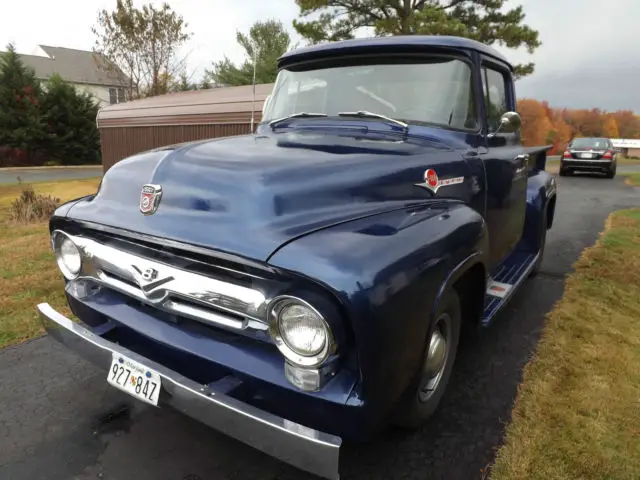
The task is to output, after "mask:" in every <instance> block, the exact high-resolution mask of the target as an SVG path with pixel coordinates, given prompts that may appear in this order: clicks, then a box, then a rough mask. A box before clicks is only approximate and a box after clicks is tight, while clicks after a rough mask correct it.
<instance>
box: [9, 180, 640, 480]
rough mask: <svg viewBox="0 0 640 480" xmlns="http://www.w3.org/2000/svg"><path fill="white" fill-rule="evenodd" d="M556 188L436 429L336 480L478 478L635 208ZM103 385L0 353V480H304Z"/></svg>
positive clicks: (607, 186)
mask: <svg viewBox="0 0 640 480" xmlns="http://www.w3.org/2000/svg"><path fill="white" fill-rule="evenodd" d="M558 183H559V200H558V211H557V213H556V220H555V226H554V228H553V230H552V231H551V232H550V234H549V236H548V246H547V249H546V253H545V259H544V264H543V273H542V274H541V275H540V276H538V277H537V278H535V279H532V280H529V281H528V282H527V283H526V284H525V285H524V287H523V288H522V289H521V290H520V291H519V292H518V294H517V295H516V297H515V298H514V299H513V301H512V302H511V304H510V305H509V307H507V310H506V311H504V312H503V313H502V314H501V315H500V316H499V317H498V318H497V319H496V321H495V323H494V324H493V326H492V327H491V328H490V329H489V330H487V331H486V332H485V333H484V335H482V336H481V338H479V339H478V340H475V341H473V342H472V343H467V344H465V345H464V346H463V349H464V350H463V352H462V353H461V355H460V357H459V359H458V360H457V363H456V367H455V370H454V376H453V378H452V381H451V383H450V389H449V391H448V394H447V395H446V396H445V398H444V403H443V405H442V408H441V409H440V411H439V413H438V415H437V416H436V417H435V418H434V419H433V421H432V422H431V423H430V424H429V425H427V426H425V427H424V428H423V429H422V430H421V431H419V432H417V433H413V434H406V433H405V434H403V433H400V432H389V434H388V435H386V436H384V437H382V438H380V439H379V440H377V441H375V442H373V443H370V444H366V445H351V444H347V445H346V446H345V447H344V451H343V455H342V465H341V469H342V478H344V479H372V478H375V479H378V478H384V479H396V478H398V479H399V478H402V479H408V478H415V479H421V480H424V479H436V478H446V479H448V480H451V479H453V480H455V479H473V478H478V479H479V478H481V476H482V473H481V469H483V468H484V467H485V466H486V465H487V464H489V463H491V462H492V459H493V456H494V453H495V450H496V448H497V447H498V446H499V444H500V442H501V440H502V435H503V429H504V425H505V423H506V422H508V421H509V416H510V410H511V406H512V403H513V400H514V398H515V395H516V389H517V385H518V383H519V382H520V378H521V373H522V367H523V366H524V364H525V363H526V362H527V361H528V360H529V358H530V356H531V354H532V352H533V350H534V348H535V345H536V343H537V341H538V339H539V337H540V333H541V329H542V328H543V325H544V315H545V313H546V312H548V311H549V310H550V309H551V308H552V306H553V304H554V303H555V302H556V301H557V300H558V299H559V298H560V296H561V295H562V289H563V280H564V276H565V275H566V274H567V272H569V271H570V269H571V265H572V264H573V262H574V261H575V260H576V259H577V258H578V256H579V254H580V252H581V251H582V250H583V249H584V248H585V247H586V246H589V245H591V244H593V242H594V241H595V240H596V238H597V236H598V233H599V232H600V231H601V230H602V228H603V224H604V220H605V218H606V217H607V215H608V214H609V213H611V212H612V211H614V210H617V209H620V208H625V207H630V206H640V189H633V188H631V187H628V186H625V185H624V184H623V179H622V178H616V179H614V180H608V179H604V178H593V177H584V176H580V177H563V178H559V179H558ZM34 308H35V301H34ZM105 375H106V373H102V372H100V371H98V370H96V369H95V368H94V367H92V366H91V365H89V364H88V363H85V362H84V361H83V360H80V359H78V358H76V357H75V356H73V355H72V354H70V353H68V352H66V351H65V350H64V349H63V348H62V347H59V346H58V345H57V344H55V343H54V342H53V341H51V340H49V339H48V338H46V337H43V338H40V339H37V340H34V341H32V342H29V343H27V344H23V345H20V346H17V347H13V348H9V349H5V350H3V351H0V405H1V406H2V408H0V478H2V479H5V478H6V479H14V478H16V479H25V480H27V479H28V480H30V479H51V480H53V479H61V480H62V479H64V480H68V479H81V480H88V479H96V478H103V479H110V480H120V479H122V480H129V479H132V478H135V479H137V480H145V479H161V480H164V479H166V480H198V479H200V480H209V479H214V480H227V479H259V480H275V479H278V480H284V479H299V478H312V477H311V476H310V475H306V474H304V473H302V472H300V471H298V470H295V469H293V468H291V467H289V466H287V465H285V464H283V463H280V462H278V461H277V460H274V459H272V458H270V457H268V456H266V455H264V454H262V453H260V452H257V451H255V450H253V449H251V448H249V447H247V446H245V445H243V444H240V443H239V442H236V441H235V440H232V439H230V438H228V437H225V436H224V435H222V434H219V433H217V432H215V431H213V430H211V429H209V428H207V427H204V426H203V425H200V424H198V423H197V422H195V421H193V420H190V419H189V418H187V417H185V416H182V415H180V414H178V413H176V412H174V411H172V410H170V409H166V408H165V409H155V408H152V407H143V406H141V405H140V404H135V405H134V404H132V403H131V401H130V400H129V397H127V396H126V395H125V394H121V393H120V392H118V391H116V390H114V389H113V388H111V387H109V386H108V385H107V383H106V381H105ZM132 405H134V406H133V407H132Z"/></svg>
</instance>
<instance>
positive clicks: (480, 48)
mask: <svg viewBox="0 0 640 480" xmlns="http://www.w3.org/2000/svg"><path fill="white" fill-rule="evenodd" d="M403 48H405V49H406V48H421V49H428V48H446V49H454V50H456V49H457V50H475V51H477V52H480V53H482V54H484V55H488V56H491V57H494V58H496V59H498V60H501V61H502V62H504V63H506V64H507V65H509V67H511V64H510V63H509V61H508V60H507V59H506V57H505V56H504V55H502V54H501V53H500V52H498V51H497V50H496V49H494V48H492V47H490V46H488V45H485V44H484V43H480V42H477V41H475V40H471V39H469V38H463V37H453V36H447V35H394V36H387V37H372V38H354V39H350V40H341V41H339V42H328V43H322V44H318V45H312V46H309V47H304V48H298V49H295V50H291V51H288V52H286V53H285V54H284V55H282V56H281V57H280V59H279V60H278V63H279V65H280V66H284V65H289V64H291V63H295V62H298V61H305V60H312V59H315V58H322V57H324V58H326V57H327V56H331V55H340V54H348V53H360V52H382V51H389V50H390V51H397V50H401V49H403Z"/></svg>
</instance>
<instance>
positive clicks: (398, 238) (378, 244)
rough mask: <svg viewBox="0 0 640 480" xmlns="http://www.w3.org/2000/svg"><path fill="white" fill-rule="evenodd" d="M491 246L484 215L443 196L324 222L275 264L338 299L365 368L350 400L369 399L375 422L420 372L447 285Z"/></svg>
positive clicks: (286, 248) (283, 251) (287, 249)
mask: <svg viewBox="0 0 640 480" xmlns="http://www.w3.org/2000/svg"><path fill="white" fill-rule="evenodd" d="M486 250H487V237H486V227H485V223H484V220H483V219H482V217H481V216H480V215H479V214H478V213H477V212H476V211H475V210H473V209H471V208H470V207H468V206H467V205H465V204H463V203H460V202H450V201H443V202H437V203H433V204H428V205H421V206H418V207H411V208H405V209H401V210H394V211H390V212H385V213H380V214H377V215H373V216H370V217H366V218H361V219H358V220H353V221H350V222H346V223H343V224H340V225H336V226H333V227H330V228H326V229H323V230H321V231H318V232H315V233H312V234H309V235H307V236H304V237H302V238H299V239H297V240H295V241H293V242H292V243H290V244H288V245H286V246H284V247H283V248H282V249H281V250H279V251H278V252H277V253H276V254H275V255H274V256H273V257H272V258H271V259H270V261H269V263H270V264H272V265H273V266H275V267H278V268H282V269H285V270H289V271H293V272H296V273H298V274H301V275H304V276H306V277H309V278H312V279H313V280H315V281H316V282H319V283H321V284H323V285H324V286H325V287H326V288H328V289H329V290H330V291H332V292H333V294H334V295H335V296H336V297H337V298H338V299H339V300H340V302H341V303H342V306H343V310H344V312H345V314H346V316H347V317H348V320H349V323H350V327H351V330H352V332H353V345H348V346H347V348H349V349H350V350H353V349H355V351H356V353H357V359H358V365H359V368H360V372H361V382H360V384H359V385H358V387H357V389H356V391H355V392H353V394H352V396H351V398H350V402H353V403H358V402H362V403H364V404H366V406H367V407H369V408H368V409H367V410H368V412H369V413H370V415H369V416H370V418H371V419H372V421H375V420H376V419H381V418H382V417H383V416H384V414H385V413H386V412H387V411H388V410H389V409H390V408H391V406H392V405H393V404H394V402H395V401H396V400H397V399H398V398H399V396H400V395H401V394H402V393H403V391H404V390H405V389H406V386H407V384H408V383H409V382H410V381H411V379H412V378H413V375H414V374H415V372H416V371H417V368H418V366H419V365H420V362H421V358H422V353H423V350H424V346H425V341H426V336H427V332H428V330H429V327H430V322H431V321H432V317H433V310H434V306H435V304H436V301H437V299H438V298H439V295H440V293H441V290H442V287H443V285H446V284H447V282H448V281H450V280H451V278H452V272H454V271H456V273H455V274H454V275H457V274H458V273H460V270H459V269H457V267H458V266H460V265H466V264H467V263H468V259H469V258H470V257H471V256H474V255H477V259H478V261H482V262H483V263H486V262H485V261H486V254H487V251H486ZM474 258H475V257H474ZM465 262H467V263H465ZM343 348H344V346H343Z"/></svg>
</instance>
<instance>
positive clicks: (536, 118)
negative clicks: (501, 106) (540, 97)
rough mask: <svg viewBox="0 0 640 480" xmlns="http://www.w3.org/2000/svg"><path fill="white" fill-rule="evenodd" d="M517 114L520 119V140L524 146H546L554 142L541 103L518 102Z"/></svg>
mask: <svg viewBox="0 0 640 480" xmlns="http://www.w3.org/2000/svg"><path fill="white" fill-rule="evenodd" d="M518 113H519V114H520V117H521V118H522V129H521V135H520V138H521V140H522V143H523V144H524V145H526V146H533V145H546V144H548V143H553V142H554V136H555V132H554V129H553V125H552V124H551V121H550V120H549V117H547V112H546V110H545V107H544V105H543V104H542V103H541V102H539V101H537V100H532V99H522V100H518Z"/></svg>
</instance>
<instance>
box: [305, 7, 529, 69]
mask: <svg viewBox="0 0 640 480" xmlns="http://www.w3.org/2000/svg"><path fill="white" fill-rule="evenodd" d="M296 3H297V4H298V7H299V8H300V17H301V19H304V18H307V17H316V18H315V19H314V20H309V21H303V20H294V21H293V26H294V27H295V29H296V30H297V31H298V33H299V34H300V35H302V36H303V37H304V38H306V39H307V40H309V41H310V42H311V43H318V42H323V41H335V40H343V39H347V38H353V37H354V35H355V33H356V31H357V30H358V29H361V28H371V29H373V31H374V34H375V35H376V36H384V35H412V34H428V35H457V36H462V37H468V38H472V39H474V40H478V41H480V42H482V43H485V44H487V45H493V44H495V43H497V44H499V45H504V46H506V47H508V48H518V47H521V46H525V47H526V48H527V50H528V51H529V53H533V52H534V50H535V49H536V48H537V47H539V46H540V45H541V43H540V41H539V40H538V32H537V31H536V30H533V29H532V28H530V27H528V26H527V25H524V24H523V23H522V22H523V20H524V18H525V15H524V12H523V9H522V6H518V7H515V8H512V9H510V10H507V11H503V6H504V4H505V0H296ZM533 71H534V64H533V63H528V64H525V65H517V66H516V77H521V76H524V75H528V74H530V73H533Z"/></svg>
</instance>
